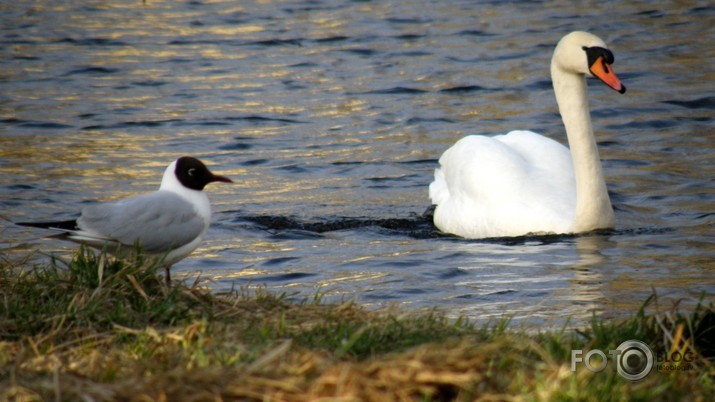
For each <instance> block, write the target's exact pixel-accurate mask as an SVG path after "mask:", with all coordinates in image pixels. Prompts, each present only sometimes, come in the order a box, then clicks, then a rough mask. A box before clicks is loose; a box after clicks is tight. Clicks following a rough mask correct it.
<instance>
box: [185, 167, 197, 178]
mask: <svg viewBox="0 0 715 402" xmlns="http://www.w3.org/2000/svg"><path fill="white" fill-rule="evenodd" d="M186 173H188V174H189V176H192V177H193V176H195V175H196V169H195V168H191V169H189V171H188V172H186Z"/></svg>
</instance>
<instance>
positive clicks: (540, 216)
mask: <svg viewBox="0 0 715 402" xmlns="http://www.w3.org/2000/svg"><path fill="white" fill-rule="evenodd" d="M612 63H613V54H612V53H611V51H610V50H608V49H607V48H606V45H605V43H604V42H603V41H602V40H601V39H599V38H598V37H596V36H594V35H592V34H589V33H586V32H572V33H570V34H568V35H566V36H564V37H563V38H562V39H561V41H559V43H558V45H557V46H556V49H555V51H554V55H553V58H552V59H551V77H552V80H553V84H554V91H555V93H556V100H557V103H558V105H559V111H560V113H561V117H562V119H563V122H564V126H565V127H566V134H567V137H568V141H569V145H570V147H571V151H570V152H569V149H568V148H566V147H565V146H563V145H561V144H559V143H558V142H556V141H554V140H551V139H549V138H546V137H543V136H541V135H539V134H536V133H533V132H531V131H512V132H510V133H508V134H506V135H500V136H496V137H486V136H479V135H471V136H467V137H465V138H463V139H461V140H459V141H458V142H457V143H456V144H454V145H453V146H452V147H451V148H449V149H448V150H447V151H445V152H444V154H443V155H442V157H441V158H440V160H439V162H440V168H439V169H436V170H435V180H434V182H432V184H430V198H431V199H432V202H433V203H434V204H435V205H437V208H436V210H435V213H434V223H435V225H436V226H437V227H438V228H439V229H440V230H442V231H443V232H448V233H452V234H456V235H459V236H462V237H468V238H484V237H498V236H519V235H523V234H527V233H544V232H545V233H581V232H588V231H591V230H594V229H604V228H612V227H614V225H615V216H614V214H613V208H612V207H611V201H610V199H609V197H608V192H607V190H606V182H605V180H604V177H603V171H602V169H601V161H600V159H599V155H598V149H597V147H596V141H595V139H594V138H593V129H592V127H591V116H590V113H589V106H588V99H587V96H586V95H587V94H586V92H587V91H586V79H585V76H596V77H598V78H599V79H601V81H603V82H604V83H606V85H608V86H609V87H611V88H613V89H615V90H617V91H618V92H620V93H623V92H625V90H626V88H625V87H624V86H623V85H622V84H621V82H620V80H619V79H618V78H617V77H616V75H615V74H614V72H613V70H612V69H611V66H610V65H611V64H612Z"/></svg>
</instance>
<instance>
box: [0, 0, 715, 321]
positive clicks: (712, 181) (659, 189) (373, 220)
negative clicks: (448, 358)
mask: <svg viewBox="0 0 715 402" xmlns="http://www.w3.org/2000/svg"><path fill="white" fill-rule="evenodd" d="M633 3H634V4H630V5H623V4H620V3H619V4H618V6H617V7H616V6H615V5H614V4H613V3H611V2H580V3H579V4H578V5H574V4H573V2H570V1H563V2H561V1H552V2H531V1H524V2H520V1H504V2H502V1H441V2H434V1H428V0H421V1H420V0H408V1H374V2H371V1H337V0H326V1H309V0H304V1H286V2H272V1H256V2H252V1H241V2H237V1H220V0H218V1H186V2H176V1H156V0H147V1H145V2H142V1H140V0H136V1H125V2H100V1H86V2H77V1H53V2H44V1H23V2H14V3H12V4H9V3H7V2H6V3H3V4H1V5H0V43H1V45H0V155H1V158H0V191H1V192H2V193H1V195H0V206H1V207H2V212H1V213H0V214H1V215H2V216H3V217H4V218H6V219H8V220H12V221H28V220H49V219H68V218H72V217H74V216H76V213H77V212H78V211H79V209H80V208H81V207H83V206H85V205H89V204H90V203H93V202H97V201H107V200H114V199H117V198H121V197H126V196H131V195H135V194H139V193H142V192H147V191H152V190H154V189H155V188H156V187H157V186H158V184H159V182H160V179H161V175H162V172H163V170H164V168H165V166H166V165H168V163H170V162H171V161H172V160H174V159H176V158H177V157H179V156H182V155H193V156H196V157H199V158H200V159H202V160H204V161H205V162H206V163H207V164H208V165H209V166H210V168H212V170H214V171H215V172H217V173H221V174H225V175H227V176H230V177H232V178H233V179H234V180H235V181H236V183H235V184H234V185H224V184H216V185H211V186H209V187H207V191H208V192H209V196H210V198H211V199H212V202H213V208H214V216H213V224H212V227H211V229H210V230H209V233H208V237H207V240H206V242H205V244H204V245H203V246H202V247H201V248H199V249H198V250H197V251H196V252H195V253H194V254H193V255H192V256H191V257H190V258H187V259H185V260H183V261H182V262H180V263H178V264H177V265H175V266H174V268H173V272H174V273H175V277H176V278H182V277H184V278H191V279H192V280H193V278H195V277H196V276H197V275H199V274H200V275H201V277H203V278H205V279H207V282H206V285H207V286H211V287H213V288H214V289H216V290H217V291H225V290H229V289H232V288H238V287H259V286H265V287H266V288H267V289H269V290H272V291H276V292H285V293H286V294H287V295H289V296H290V297H291V298H294V299H303V298H311V297H312V296H313V295H315V294H316V292H320V293H321V294H322V295H323V298H324V300H326V301H340V300H354V301H356V302H358V303H360V304H363V305H366V306H369V307H371V308H373V307H379V306H385V305H392V304H395V305H398V306H407V307H409V308H422V307H437V308H439V309H441V310H443V311H446V312H447V313H448V314H449V315H450V316H458V315H466V316H468V317H470V318H472V319H475V320H487V319H490V318H493V317H499V316H501V315H503V314H508V315H511V316H513V317H514V318H513V319H514V321H515V322H517V323H526V324H535V325H562V324H563V323H564V322H565V320H566V319H567V318H569V317H570V318H569V319H570V321H569V322H570V324H573V325H579V324H581V323H583V322H584V320H588V318H589V317H591V316H592V314H594V313H596V314H603V315H605V316H619V315H624V314H631V313H633V312H634V311H636V310H637V309H638V308H639V307H640V306H641V304H642V303H643V302H644V301H645V299H646V298H647V297H648V296H649V295H650V294H651V293H652V292H653V290H655V291H656V293H657V294H658V296H659V297H660V298H661V300H663V302H665V300H679V299H683V300H684V303H686V304H692V301H693V300H696V299H697V298H698V297H699V295H700V294H701V293H703V292H705V293H707V294H709V295H712V294H713V293H715V246H714V244H713V243H714V242H713V239H715V237H714V236H715V213H714V211H713V206H714V205H715V156H714V155H715V130H714V125H713V113H714V110H715V86H714V85H713V84H714V82H715V69H713V64H715V47H713V43H715V29H714V28H713V26H715V7H714V6H712V3H710V2H706V1H702V2H685V3H683V2H658V1H642V2H633ZM686 3H687V4H688V5H687V6H686V5H684V4H686ZM572 30H587V31H590V32H593V33H595V34H597V35H599V36H601V37H602V38H603V39H604V40H606V42H607V43H608V44H609V46H610V48H611V49H612V50H613V52H614V53H615V56H616V63H615V65H614V68H615V70H616V72H617V73H618V75H619V76H620V78H621V79H622V81H623V82H624V84H625V85H626V86H627V87H628V92H627V93H626V94H624V95H619V94H618V93H616V92H615V91H612V90H610V89H608V88H607V87H606V86H604V85H602V84H601V83H599V82H597V81H595V80H590V85H589V89H590V99H591V107H592V111H593V112H592V114H593V122H594V127H595V131H596V135H597V140H598V143H599V146H600V152H601V156H602V158H603V164H604V169H605V174H606V178H607V182H608V186H609V191H610V192H611V197H612V201H613V203H614V207H615V210H616V216H617V219H618V227H617V229H616V230H615V231H613V232H609V233H601V234H590V235H585V236H577V237H575V236H553V237H541V238H539V237H533V238H520V239H510V240H503V239H502V240H483V241H468V240H462V239H457V238H453V237H447V236H440V235H439V233H438V232H437V231H436V230H435V229H434V227H433V226H432V225H431V223H430V222H429V220H426V219H424V218H423V217H422V213H423V212H424V211H425V210H426V209H427V208H428V207H429V204H430V202H429V199H428V193H427V186H428V185H429V183H430V182H431V180H432V173H433V170H434V168H435V167H436V166H437V159H438V158H439V156H440V155H441V153H442V152H443V151H444V150H445V149H447V148H448V147H449V146H450V145H451V144H452V143H454V142H455V141H456V140H457V139H459V138H461V137H462V136H464V135H467V134H498V133H505V132H507V131H510V130H512V129H530V130H534V131H537V132H540V133H543V134H546V135H549V136H551V137H552V138H555V139H557V140H559V141H561V142H565V135H564V130H563V126H562V123H561V120H560V118H559V115H558V112H557V109H556V102H555V99H554V95H553V91H552V89H551V86H550V85H551V84H550V77H549V60H550V58H551V53H552V50H553V47H554V45H555V44H556V42H557V41H558V40H559V39H560V38H561V36H563V35H564V34H566V33H568V32H570V31H572ZM0 233H2V240H0V246H1V247H2V250H3V252H4V253H20V254H21V253H26V250H28V249H30V250H42V251H43V252H53V253H58V254H59V255H68V253H69V252H71V250H74V249H75V248H76V247H75V246H74V245H73V244H71V243H63V242H59V241H55V240H47V239H42V236H43V235H44V234H45V233H43V232H41V231H38V230H32V229H28V228H20V227H16V226H14V225H11V224H9V223H7V222H4V221H2V222H1V223H0Z"/></svg>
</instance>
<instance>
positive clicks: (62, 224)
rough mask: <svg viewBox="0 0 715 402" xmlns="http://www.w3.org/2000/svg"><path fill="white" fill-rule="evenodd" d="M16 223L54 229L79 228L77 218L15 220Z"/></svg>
mask: <svg viewBox="0 0 715 402" xmlns="http://www.w3.org/2000/svg"><path fill="white" fill-rule="evenodd" d="M15 224H16V225H20V226H29V227H33V228H40V229H55V230H79V227H78V226H77V220H76V219H72V220H69V221H56V222H15Z"/></svg>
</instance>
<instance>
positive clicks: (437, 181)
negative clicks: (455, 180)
mask: <svg viewBox="0 0 715 402" xmlns="http://www.w3.org/2000/svg"><path fill="white" fill-rule="evenodd" d="M429 198H430V199H431V200H432V204H434V205H440V204H443V203H444V202H446V201H447V200H448V199H449V189H448V188H447V180H445V178H444V173H443V172H442V169H440V168H437V169H435V170H434V181H433V182H432V183H430V185H429Z"/></svg>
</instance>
